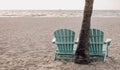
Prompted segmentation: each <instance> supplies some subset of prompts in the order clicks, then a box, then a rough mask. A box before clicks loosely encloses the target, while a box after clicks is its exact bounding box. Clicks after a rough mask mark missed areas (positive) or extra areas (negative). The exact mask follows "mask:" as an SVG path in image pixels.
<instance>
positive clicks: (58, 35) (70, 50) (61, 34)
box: [52, 29, 76, 60]
mask: <svg viewBox="0 0 120 70" xmlns="http://www.w3.org/2000/svg"><path fill="white" fill-rule="evenodd" d="M54 36H55V38H54V39H53V41H52V43H53V44H56V45H57V49H56V52H55V60H74V54H75V50H74V45H75V43H76V42H75V40H74V38H75V32H74V31H72V30H69V29H59V30H56V31H55V32H54ZM67 55H71V56H67ZM66 56H67V57H66Z"/></svg>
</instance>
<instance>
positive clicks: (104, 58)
mask: <svg viewBox="0 0 120 70" xmlns="http://www.w3.org/2000/svg"><path fill="white" fill-rule="evenodd" d="M106 56H107V55H106V54H105V55H104V57H103V62H105V61H106Z"/></svg>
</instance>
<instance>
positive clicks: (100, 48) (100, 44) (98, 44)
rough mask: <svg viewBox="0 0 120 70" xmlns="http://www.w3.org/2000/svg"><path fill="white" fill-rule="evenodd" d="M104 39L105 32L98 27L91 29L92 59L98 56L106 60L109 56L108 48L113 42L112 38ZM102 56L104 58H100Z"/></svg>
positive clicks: (90, 48) (90, 49)
mask: <svg viewBox="0 0 120 70" xmlns="http://www.w3.org/2000/svg"><path fill="white" fill-rule="evenodd" d="M103 39H104V32H103V31H100V30H98V29H91V30H90V47H89V51H90V56H91V58H92V59H94V57H97V59H102V60H103V62H105V60H106V57H107V56H108V48H109V46H110V43H111V39H107V40H106V41H104V40H103ZM100 57H102V58H100Z"/></svg>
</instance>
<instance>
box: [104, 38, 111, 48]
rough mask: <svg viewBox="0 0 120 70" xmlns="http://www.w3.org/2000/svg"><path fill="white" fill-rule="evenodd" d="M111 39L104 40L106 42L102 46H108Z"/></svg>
mask: <svg viewBox="0 0 120 70" xmlns="http://www.w3.org/2000/svg"><path fill="white" fill-rule="evenodd" d="M111 41H112V39H106V41H105V42H104V44H107V46H110V43H111Z"/></svg>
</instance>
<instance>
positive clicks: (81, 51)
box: [75, 0, 94, 64]
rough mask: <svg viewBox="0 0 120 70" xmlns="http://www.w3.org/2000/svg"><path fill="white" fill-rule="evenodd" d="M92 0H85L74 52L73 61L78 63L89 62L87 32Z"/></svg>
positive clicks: (88, 30) (88, 31)
mask: <svg viewBox="0 0 120 70" xmlns="http://www.w3.org/2000/svg"><path fill="white" fill-rule="evenodd" d="M93 2H94V0H85V8H84V17H83V21H82V27H81V33H80V35H79V42H78V46H77V50H76V53H75V63H78V64H88V63H90V55H89V33H90V22H91V15H92V10H93Z"/></svg>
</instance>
